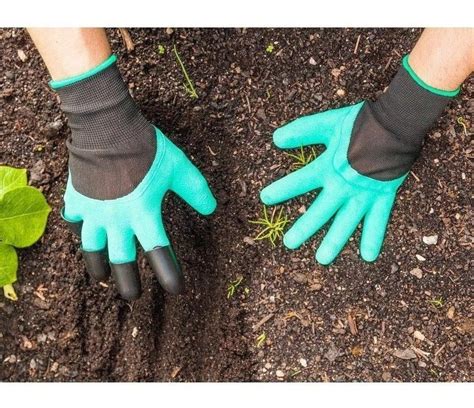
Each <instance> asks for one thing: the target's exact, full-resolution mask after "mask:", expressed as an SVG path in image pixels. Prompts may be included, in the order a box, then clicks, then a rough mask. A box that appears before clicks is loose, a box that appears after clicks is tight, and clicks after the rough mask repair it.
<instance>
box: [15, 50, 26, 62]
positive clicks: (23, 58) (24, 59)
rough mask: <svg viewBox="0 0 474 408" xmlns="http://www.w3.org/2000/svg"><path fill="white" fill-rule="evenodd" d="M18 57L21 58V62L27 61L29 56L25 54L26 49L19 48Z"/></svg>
mask: <svg viewBox="0 0 474 408" xmlns="http://www.w3.org/2000/svg"><path fill="white" fill-rule="evenodd" d="M17 54H18V58H20V60H21V62H26V61H27V60H28V57H27V56H26V54H25V51H23V50H17Z"/></svg>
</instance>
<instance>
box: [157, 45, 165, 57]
mask: <svg viewBox="0 0 474 408" xmlns="http://www.w3.org/2000/svg"><path fill="white" fill-rule="evenodd" d="M165 51H166V50H165V47H164V46H163V45H161V44H159V45H158V54H159V55H163V54H164V53H165Z"/></svg>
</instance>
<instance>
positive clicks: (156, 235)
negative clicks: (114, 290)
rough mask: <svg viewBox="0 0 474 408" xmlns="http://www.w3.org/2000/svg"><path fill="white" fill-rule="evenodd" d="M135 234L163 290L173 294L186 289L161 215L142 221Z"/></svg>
mask: <svg viewBox="0 0 474 408" xmlns="http://www.w3.org/2000/svg"><path fill="white" fill-rule="evenodd" d="M135 234H136V235H137V238H138V242H140V245H141V246H142V248H143V249H144V250H145V256H146V258H147V260H148V263H149V264H150V266H151V269H152V270H153V272H154V274H155V275H156V277H157V279H158V282H160V285H161V286H162V287H163V289H165V290H166V291H168V292H170V293H173V294H178V293H180V292H181V291H182V290H183V288H184V278H183V274H182V272H181V269H180V267H179V264H178V262H177V260H176V256H175V255H174V252H173V249H172V248H171V245H170V242H169V239H168V237H167V236H166V232H165V228H164V226H163V219H162V218H161V214H157V215H156V216H155V217H153V218H152V219H146V218H145V219H144V220H143V221H141V222H140V224H139V225H137V226H136V228H135Z"/></svg>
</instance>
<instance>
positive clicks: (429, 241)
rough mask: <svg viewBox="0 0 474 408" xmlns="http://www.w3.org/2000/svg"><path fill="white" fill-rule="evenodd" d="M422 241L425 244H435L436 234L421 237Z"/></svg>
mask: <svg viewBox="0 0 474 408" xmlns="http://www.w3.org/2000/svg"><path fill="white" fill-rule="evenodd" d="M423 242H424V243H425V244H426V245H436V244H437V243H438V235H429V236H424V237H423Z"/></svg>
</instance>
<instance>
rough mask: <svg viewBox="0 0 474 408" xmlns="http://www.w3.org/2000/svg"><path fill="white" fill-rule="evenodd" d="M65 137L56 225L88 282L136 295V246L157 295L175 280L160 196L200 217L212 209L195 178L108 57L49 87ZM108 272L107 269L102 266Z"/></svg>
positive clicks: (178, 275) (178, 277) (175, 286)
mask: <svg viewBox="0 0 474 408" xmlns="http://www.w3.org/2000/svg"><path fill="white" fill-rule="evenodd" d="M51 86H52V88H53V89H55V90H56V91H57V92H58V94H59V96H60V98H61V106H62V109H63V111H64V112H65V113H66V115H67V116H68V121H69V126H70V128H71V130H72V132H71V138H70V140H69V141H68V143H67V144H68V149H69V179H68V183H67V188H66V193H65V196H64V203H65V205H64V208H63V211H62V215H63V218H64V219H65V221H66V222H67V223H68V224H69V225H70V226H71V228H72V229H73V230H75V231H76V232H77V233H79V234H80V236H81V241H82V245H81V249H82V252H83V258H84V261H85V263H86V268H87V270H88V272H89V274H90V275H91V276H92V277H93V278H95V279H98V280H105V279H107V278H108V276H109V274H110V270H111V272H112V275H113V278H114V280H115V282H116V285H117V287H118V290H119V292H120V294H121V295H122V297H123V298H125V299H128V300H131V299H136V298H138V297H139V296H140V294H141V285H140V278H139V273H138V266H137V262H136V241H138V242H139V244H140V245H141V246H142V248H143V249H144V251H145V256H146V258H147V260H148V262H149V263H150V265H151V267H152V269H153V271H154V272H155V274H156V276H157V278H158V281H159V282H160V284H161V285H162V286H163V288H164V289H166V290H167V291H169V292H171V293H179V292H180V291H181V290H182V288H183V283H184V280H183V275H182V272H181V270H180V267H179V265H178V262H177V260H176V257H175V255H174V252H173V250H172V248H171V244H170V241H169V239H168V237H167V234H166V232H165V229H164V226H163V220H162V217H161V203H162V200H163V197H164V196H165V194H166V192H167V191H168V190H171V191H173V192H175V193H176V194H178V195H179V196H180V197H181V198H182V199H183V200H185V201H186V202H187V203H188V204H189V205H191V206H192V207H193V208H194V209H195V210H197V211H198V212H199V213H201V214H205V215H207V214H211V213H212V212H213V211H214V209H215V208H216V201H215V199H214V197H213V195H212V193H211V191H210V189H209V187H208V185H207V182H206V180H205V179H204V177H203V176H202V174H201V173H200V172H199V170H198V169H197V168H196V167H195V166H194V165H193V164H192V163H191V162H190V161H189V159H188V158H187V157H186V156H185V154H184V153H183V152H182V151H181V150H180V149H179V148H178V147H176V146H175V145H174V144H173V143H172V142H171V141H170V140H169V139H168V138H166V136H165V135H164V134H163V133H162V132H161V131H160V130H159V129H157V128H155V127H154V126H152V125H151V124H150V123H149V122H148V121H147V120H146V119H145V118H144V117H143V116H142V115H141V113H140V111H139V110H138V108H137V107H136V105H135V104H134V102H133V100H132V98H131V96H130V94H129V92H128V88H127V86H126V85H125V83H124V82H123V80H122V78H121V76H120V73H119V71H118V68H117V66H116V58H115V56H111V57H110V58H109V59H107V60H106V61H105V62H104V63H102V64H101V65H99V66H98V67H96V68H94V69H93V70H91V71H89V72H88V73H86V74H83V75H81V76H79V77H75V78H71V79H66V80H63V81H52V82H51ZM109 264H110V266H109Z"/></svg>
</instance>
